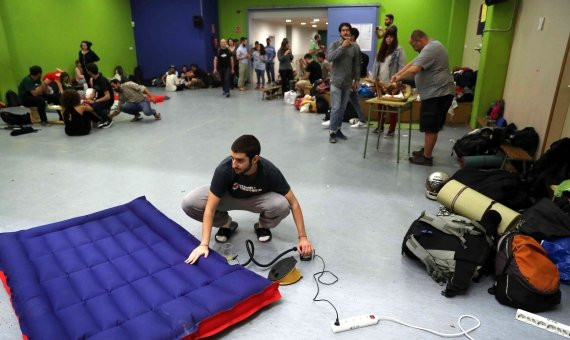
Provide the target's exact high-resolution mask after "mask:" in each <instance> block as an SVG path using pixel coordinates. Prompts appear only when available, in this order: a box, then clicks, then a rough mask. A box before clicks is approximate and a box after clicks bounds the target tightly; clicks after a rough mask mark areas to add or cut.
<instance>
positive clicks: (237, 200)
mask: <svg viewBox="0 0 570 340" xmlns="http://www.w3.org/2000/svg"><path fill="white" fill-rule="evenodd" d="M260 152H261V146H260V143H259V140H258V139H257V138H255V136H253V135H243V136H241V137H239V138H237V139H236V140H235V141H234V142H233V144H232V146H231V152H230V156H229V157H227V158H226V159H224V160H223V161H222V162H221V163H220V165H218V167H217V168H216V170H215V171H214V177H213V178H212V183H211V184H210V185H204V186H202V187H199V188H197V189H195V190H192V191H191V192H190V193H189V194H188V195H186V197H184V200H183V201H182V210H184V212H185V213H186V214H187V215H188V216H189V217H191V218H193V219H195V220H197V221H202V241H201V242H200V245H199V246H198V247H196V248H195V249H194V250H192V252H191V253H190V255H189V256H188V258H187V259H186V261H185V262H186V263H190V264H193V263H195V262H196V261H197V260H198V258H199V257H200V256H204V257H208V253H209V244H210V236H211V232H212V226H213V227H216V228H219V229H218V232H217V233H216V236H215V239H216V241H217V242H221V243H224V242H227V241H228V239H229V238H230V236H231V235H232V234H233V233H234V232H235V230H236V228H237V227H238V224H237V223H236V222H234V221H232V218H231V217H230V216H229V215H228V211H230V210H247V211H251V212H253V213H256V214H259V222H257V223H255V224H254V226H253V227H254V230H255V233H256V235H257V239H258V240H259V241H260V242H269V241H271V230H270V229H271V228H274V227H276V226H277V225H278V224H279V222H281V220H283V219H284V218H285V217H287V215H289V212H292V213H293V220H294V221H295V226H296V229H297V234H298V239H299V243H298V244H297V250H298V251H299V253H301V255H303V256H307V255H310V254H311V253H312V252H313V246H312V245H311V242H310V241H309V239H308V238H307V233H306V231H305V222H304V220H303V213H302V211H301V205H300V204H299V202H298V201H297V198H296V197H295V195H294V194H293V191H292V190H291V187H290V186H289V184H288V183H287V180H286V179H285V177H284V176H283V174H282V173H281V171H280V170H279V169H278V168H277V167H276V166H275V165H273V163H271V162H270V161H269V160H267V159H265V158H261V157H260V156H259V154H260Z"/></svg>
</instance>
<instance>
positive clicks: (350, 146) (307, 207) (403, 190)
mask: <svg viewBox="0 0 570 340" xmlns="http://www.w3.org/2000/svg"><path fill="white" fill-rule="evenodd" d="M153 92H155V93H161V90H156V89H153ZM169 96H171V97H172V98H171V99H170V100H169V101H166V102H164V103H161V104H158V105H157V106H156V107H157V109H158V110H159V111H160V112H162V116H163V120H162V121H158V122H156V121H154V119H152V118H151V119H149V118H145V119H144V120H143V121H140V122H136V123H130V122H129V119H130V116H128V115H126V114H121V115H120V116H119V117H117V118H116V119H115V123H114V125H113V127H112V128H110V129H106V130H96V131H93V132H92V133H91V135H89V136H85V137H75V138H72V137H66V136H65V134H64V132H63V127H62V126H52V127H49V128H43V129H42V131H40V132H38V133H36V134H29V135H23V136H19V137H11V136H10V135H9V132H8V131H0V159H1V164H2V166H1V167H0V188H1V190H0V232H6V231H16V230H20V229H26V228H31V227H34V226H38V225H43V224H47V223H51V222H56V221H60V220H63V219H67V218H71V217H75V216H78V215H83V214H87V213H90V212H94V211H98V210H101V209H105V208H108V207H112V206H115V205H119V204H123V203H126V202H128V201H130V200H131V199H134V198H136V197H138V196H141V195H145V196H146V197H147V198H148V199H149V200H150V202H152V203H153V204H154V205H155V206H157V207H158V209H160V210H161V211H163V212H164V213H165V214H166V215H167V216H169V217H170V218H172V219H173V220H175V221H176V222H178V223H179V224H181V225H182V226H184V227H185V228H186V229H187V230H188V231H189V232H190V233H192V234H194V235H198V237H199V235H200V230H201V225H200V223H197V222H195V221H192V220H190V219H189V218H188V217H187V216H186V215H185V214H184V213H183V212H182V210H181V209H180V201H181V200H182V198H183V196H184V195H185V194H186V193H188V192H189V191H190V190H192V189H193V188H194V187H196V186H199V185H202V184H206V183H209V181H210V179H211V176H212V174H213V170H214V168H215V167H216V166H217V165H218V163H219V162H220V161H221V160H222V159H223V158H224V157H225V156H226V155H228V154H229V148H230V145H231V143H232V142H233V140H234V139H235V138H236V137H238V136H239V135H241V134H246V133H248V134H254V135H256V136H257V137H258V138H259V139H260V141H261V145H262V152H261V154H262V156H263V157H266V158H268V159H269V160H271V161H272V162H273V163H275V164H276V165H277V166H278V167H279V168H280V169H281V170H282V172H283V173H284V175H285V177H286V178H287V180H288V181H289V183H290V184H291V186H292V189H293V191H294V192H295V194H296V196H297V197H298V199H299V201H300V203H301V206H302V208H303V213H304V215H305V221H306V225H307V232H308V235H309V237H310V239H311V240H312V242H313V244H314V246H315V248H316V250H317V253H318V254H320V255H321V256H322V257H324V259H325V260H326V264H327V268H328V269H330V270H332V271H333V272H334V273H336V274H337V275H338V277H339V282H338V283H337V284H336V285H334V286H327V287H321V295H320V296H321V297H322V298H328V299H330V300H331V301H332V302H333V303H334V304H335V305H336V307H337V308H338V311H339V314H340V317H341V318H347V317H351V316H356V315H361V314H367V313H371V312H373V313H378V314H380V315H383V316H390V317H395V318H398V319H400V320H402V321H406V322H409V323H413V324H417V325H421V326H424V327H428V328H432V329H436V330H439V331H442V332H452V333H454V332H457V331H458V327H457V325H456V321H457V318H458V317H459V316H460V315H462V314H471V315H474V316H476V317H478V318H479V319H480V320H481V327H480V328H479V329H478V330H476V331H475V332H474V333H472V334H473V337H474V338H476V339H521V338H525V337H528V338H535V339H548V338H553V337H554V335H552V334H551V333H548V332H545V331H542V330H540V329H538V328H534V327H531V326H529V325H526V324H523V323H521V322H519V321H516V320H515V319H514V315H515V310H514V309H512V308H510V307H505V306H502V305H500V304H499V303H498V302H496V301H495V300H494V298H493V297H492V296H491V295H489V294H488V293H487V288H489V286H490V285H491V280H490V278H487V279H485V280H483V282H480V283H478V284H473V285H472V286H471V288H470V289H469V292H468V293H467V294H466V295H464V296H458V297H455V298H452V299H448V298H445V297H443V296H441V295H440V291H441V290H442V287H440V286H438V285H437V284H436V283H435V282H434V281H432V280H431V279H430V278H429V277H428V276H427V274H426V272H425V269H424V268H422V267H421V266H420V265H417V264H416V263H413V262H410V261H409V260H408V259H406V258H404V257H403V256H402V255H401V254H400V249H401V243H402V239H403V236H404V233H405V232H406V230H407V229H408V227H409V225H410V224H411V222H412V221H413V220H414V219H415V218H417V217H418V216H419V214H420V212H421V211H422V210H427V211H428V212H432V213H435V212H436V211H437V208H438V204H437V203H436V202H433V201H429V200H428V199H426V198H425V197H424V189H423V186H424V181H425V179H426V177H427V176H428V174H429V173H431V172H432V171H435V170H442V171H446V172H448V173H449V174H452V173H453V172H454V171H456V170H457V169H458V166H457V165H456V163H455V162H454V160H453V158H452V157H450V150H451V145H452V144H451V143H450V139H455V138H459V137H460V136H462V135H463V134H464V133H465V132H466V128H463V127H461V128H453V127H446V128H445V129H444V130H443V131H442V133H441V134H440V139H439V142H438V144H437V147H436V150H435V166H434V167H433V168H430V167H422V166H416V165H410V164H409V163H408V161H407V160H406V157H405V155H404V152H402V156H401V159H402V161H401V163H400V164H396V158H395V157H396V151H395V150H396V140H395V139H392V140H386V139H381V147H380V151H378V150H376V149H375V148H374V146H372V147H371V148H369V151H368V157H367V158H366V159H363V158H362V151H363V147H364V138H365V129H352V128H350V127H349V126H348V125H346V124H345V126H343V131H345V134H346V135H347V136H348V138H349V139H348V140H347V141H339V142H338V143H337V144H336V145H333V144H329V143H328V135H327V131H326V130H325V129H323V128H322V127H321V118H322V116H321V115H315V114H302V113H299V112H298V111H296V110H294V109H293V108H292V107H291V106H286V105H285V104H283V102H282V101H281V100H273V101H262V100H261V93H260V92H257V91H252V90H250V91H247V92H245V93H239V92H238V91H232V96H231V97H230V98H223V97H222V96H221V89H209V90H196V91H185V92H177V93H170V94H169ZM55 117H56V116H55V114H51V118H55ZM412 137H413V138H412V150H417V149H419V147H421V145H422V141H423V136H422V135H421V134H419V133H418V132H417V131H416V132H415V133H413V136H412ZM403 145H404V146H405V145H406V143H405V141H404V139H403ZM403 149H404V150H405V151H407V150H406V148H405V147H403ZM232 216H233V217H234V220H237V221H238V222H239V223H240V228H239V229H238V232H237V233H236V235H235V237H234V238H233V239H232V240H231V242H232V243H233V245H234V248H235V249H236V251H237V252H238V253H239V254H240V258H243V257H244V256H245V254H246V252H245V247H244V242H245V240H246V239H253V238H254V233H253V227H252V226H253V223H254V222H255V221H256V216H254V215H253V214H249V213H245V212H235V213H233V214H232ZM296 240H297V237H296V233H295V228H294V223H293V219H292V217H290V216H289V217H288V218H287V219H286V220H284V221H283V222H282V224H281V225H280V226H279V227H278V228H277V229H276V230H275V231H274V236H273V241H272V242H271V243H270V244H267V245H265V244H264V245H263V246H261V245H258V246H257V248H256V257H258V258H259V260H260V261H269V260H270V259H272V258H273V257H274V256H275V255H276V254H277V253H279V252H281V251H283V250H285V249H287V248H290V247H291V246H293V245H295V242H296ZM257 243H258V242H257V241H256V244H257ZM213 247H214V249H219V246H218V245H215V244H214V245H213ZM320 268H321V263H320V262H319V261H312V262H303V263H299V264H298V269H299V270H300V271H301V272H302V274H303V275H304V278H303V279H302V280H301V281H300V282H299V283H297V284H295V285H292V286H286V287H282V288H281V289H280V291H281V294H282V295H283V298H282V299H281V300H280V301H279V302H278V303H275V304H274V305H272V306H271V307H269V308H266V309H265V310H263V311H261V312H260V313H258V314H256V315H255V316H253V317H251V318H249V319H247V320H246V321H245V322H242V323H241V324H239V325H237V326H234V327H231V328H230V329H229V330H226V331H225V332H223V333H222V334H221V335H220V336H219V337H220V338H226V339H261V338H271V339H284V338H296V339H330V338H335V339H363V338H369V339H378V338H383V339H403V338H404V339H431V338H437V337H435V336H431V335H429V334H427V333H424V332H420V331H417V330H412V329H409V328H406V327H403V326H400V325H396V324H393V323H390V322H381V323H380V324H379V325H377V326H373V327H367V328H363V329H359V330H354V331H350V332H345V333H339V334H336V335H334V334H333V333H332V332H331V329H330V325H331V323H332V322H333V321H334V312H333V310H332V308H331V307H330V306H329V305H327V304H326V303H314V302H312V301H311V299H312V297H313V296H314V294H315V289H316V287H315V283H314V282H313V281H312V274H313V273H314V272H316V271H318V270H320ZM251 269H252V270H254V271H256V272H258V273H259V274H260V275H264V276H266V275H267V271H264V270H262V269H259V268H256V267H252V268H251ZM562 291H563V293H562V298H563V301H562V304H561V305H560V306H559V307H558V308H557V309H556V310H554V311H551V312H547V313H543V314H542V315H543V316H546V317H548V318H551V319H554V320H557V321H559V322H562V323H565V324H570V313H568V303H569V302H568V301H569V300H568V294H570V289H569V287H568V286H564V287H562ZM472 324H473V323H472V322H470V321H466V322H465V326H466V327H469V326H470V325H472ZM20 338H21V333H20V331H19V327H18V324H17V320H16V317H15V315H14V313H13V311H12V308H11V306H10V303H9V300H8V298H7V295H6V294H4V293H0V339H20Z"/></svg>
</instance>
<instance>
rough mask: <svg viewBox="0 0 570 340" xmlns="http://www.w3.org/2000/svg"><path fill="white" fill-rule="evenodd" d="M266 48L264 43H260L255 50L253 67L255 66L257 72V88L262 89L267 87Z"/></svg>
mask: <svg viewBox="0 0 570 340" xmlns="http://www.w3.org/2000/svg"><path fill="white" fill-rule="evenodd" d="M266 61H267V58H265V48H264V47H263V44H258V45H257V49H256V51H255V52H253V67H254V68H255V73H256V74H257V86H256V87H255V88H256V89H260V88H261V89H262V88H264V87H265V62H266Z"/></svg>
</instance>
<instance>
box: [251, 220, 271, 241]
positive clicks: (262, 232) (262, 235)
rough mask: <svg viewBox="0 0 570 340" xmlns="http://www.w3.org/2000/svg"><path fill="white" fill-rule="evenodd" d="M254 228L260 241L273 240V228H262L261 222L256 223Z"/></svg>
mask: <svg viewBox="0 0 570 340" xmlns="http://www.w3.org/2000/svg"><path fill="white" fill-rule="evenodd" d="M253 228H254V229H255V234H256V235H257V239H258V240H259V242H269V241H271V230H269V229H267V228H260V227H259V223H256V224H254V225H253Z"/></svg>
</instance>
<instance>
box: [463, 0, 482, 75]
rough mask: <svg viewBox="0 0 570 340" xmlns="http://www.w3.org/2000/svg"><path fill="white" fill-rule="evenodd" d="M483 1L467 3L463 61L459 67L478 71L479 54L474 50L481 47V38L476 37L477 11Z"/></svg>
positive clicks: (474, 0) (476, 0)
mask: <svg viewBox="0 0 570 340" xmlns="http://www.w3.org/2000/svg"><path fill="white" fill-rule="evenodd" d="M482 3H483V0H471V1H470V2H469V15H468V17H467V30H466V31H465V45H464V50H463V60H462V62H461V66H463V67H469V68H471V69H473V70H478V69H479V58H480V56H481V53H479V52H478V51H475V50H474V48H476V47H481V44H482V42H483V38H482V37H483V36H482V35H477V23H478V21H479V11H480V8H481V4H482Z"/></svg>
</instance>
